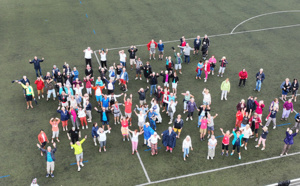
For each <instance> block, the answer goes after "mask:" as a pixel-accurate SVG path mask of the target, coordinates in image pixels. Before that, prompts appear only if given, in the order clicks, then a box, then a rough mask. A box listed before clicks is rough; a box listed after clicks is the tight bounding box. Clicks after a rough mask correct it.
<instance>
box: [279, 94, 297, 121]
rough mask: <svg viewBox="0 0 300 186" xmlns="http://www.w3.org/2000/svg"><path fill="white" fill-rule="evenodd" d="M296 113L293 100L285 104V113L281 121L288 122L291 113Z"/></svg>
mask: <svg viewBox="0 0 300 186" xmlns="http://www.w3.org/2000/svg"><path fill="white" fill-rule="evenodd" d="M293 111H294V105H293V103H292V99H289V100H288V101H286V102H285V103H284V104H283V112H282V117H281V120H287V119H288V117H289V116H290V113H291V112H293Z"/></svg>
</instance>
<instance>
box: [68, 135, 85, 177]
mask: <svg viewBox="0 0 300 186" xmlns="http://www.w3.org/2000/svg"><path fill="white" fill-rule="evenodd" d="M86 138H87V135H85V137H84V139H82V140H81V141H76V143H75V144H72V142H70V146H71V147H73V148H74V154H75V156H76V162H77V167H78V172H80V170H81V168H80V166H81V167H83V166H84V165H83V163H82V161H83V149H82V143H83V142H84V141H85V140H86Z"/></svg>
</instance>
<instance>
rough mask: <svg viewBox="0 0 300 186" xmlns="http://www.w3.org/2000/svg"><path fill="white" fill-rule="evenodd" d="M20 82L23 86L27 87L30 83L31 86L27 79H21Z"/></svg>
mask: <svg viewBox="0 0 300 186" xmlns="http://www.w3.org/2000/svg"><path fill="white" fill-rule="evenodd" d="M18 82H21V83H22V84H23V85H26V83H27V82H28V83H29V85H30V81H29V79H26V81H25V80H24V79H20V80H19V81H18Z"/></svg>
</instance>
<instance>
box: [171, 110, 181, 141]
mask: <svg viewBox="0 0 300 186" xmlns="http://www.w3.org/2000/svg"><path fill="white" fill-rule="evenodd" d="M182 128H183V119H181V115H180V114H178V116H177V118H176V119H175V121H174V124H173V130H174V132H178V136H177V138H180V133H181V131H182Z"/></svg>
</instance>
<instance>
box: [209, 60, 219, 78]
mask: <svg viewBox="0 0 300 186" xmlns="http://www.w3.org/2000/svg"><path fill="white" fill-rule="evenodd" d="M208 62H209V63H210V71H211V75H214V72H215V67H216V63H217V60H216V58H215V56H214V55H212V56H211V58H209V60H208Z"/></svg>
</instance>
